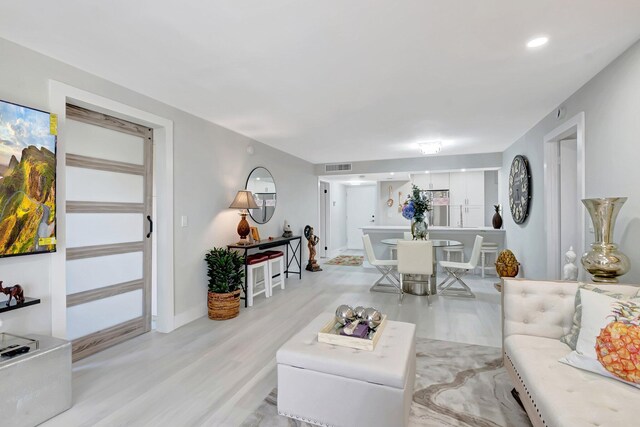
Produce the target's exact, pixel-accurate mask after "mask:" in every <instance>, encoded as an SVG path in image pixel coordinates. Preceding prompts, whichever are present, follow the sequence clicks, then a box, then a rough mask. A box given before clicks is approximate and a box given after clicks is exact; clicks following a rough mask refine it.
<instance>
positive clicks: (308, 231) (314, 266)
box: [304, 225, 322, 271]
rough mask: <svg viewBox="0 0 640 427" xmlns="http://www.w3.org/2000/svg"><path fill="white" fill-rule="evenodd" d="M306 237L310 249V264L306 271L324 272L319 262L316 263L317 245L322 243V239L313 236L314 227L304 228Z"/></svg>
mask: <svg viewBox="0 0 640 427" xmlns="http://www.w3.org/2000/svg"><path fill="white" fill-rule="evenodd" d="M304 237H306V239H307V241H308V243H307V248H308V249H309V262H308V263H307V267H306V269H307V270H308V271H322V269H321V268H320V266H319V265H318V261H316V245H317V244H318V242H319V241H320V238H319V237H318V236H315V235H314V234H313V227H312V226H310V225H307V226H306V227H305V228H304Z"/></svg>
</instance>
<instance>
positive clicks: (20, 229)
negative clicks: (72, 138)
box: [0, 101, 57, 257]
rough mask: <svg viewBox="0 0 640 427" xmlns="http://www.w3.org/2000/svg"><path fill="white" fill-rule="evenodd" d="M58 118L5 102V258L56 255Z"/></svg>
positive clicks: (1, 143)
mask: <svg viewBox="0 0 640 427" xmlns="http://www.w3.org/2000/svg"><path fill="white" fill-rule="evenodd" d="M56 134H57V117H56V116H54V115H51V114H49V113H47V112H45V111H40V110H36V109H33V108H29V107H24V106H22V105H17V104H13V103H10V102H5V101H0V206H1V207H0V257H7V256H15V255H29V254H37V253H46V252H55V250H56V192H55V188H56Z"/></svg>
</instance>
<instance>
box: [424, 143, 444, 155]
mask: <svg viewBox="0 0 640 427" xmlns="http://www.w3.org/2000/svg"><path fill="white" fill-rule="evenodd" d="M418 146H419V147H420V152H421V153H422V154H424V155H430V154H438V153H439V152H440V150H442V143H441V142H440V141H434V142H425V143H422V144H418Z"/></svg>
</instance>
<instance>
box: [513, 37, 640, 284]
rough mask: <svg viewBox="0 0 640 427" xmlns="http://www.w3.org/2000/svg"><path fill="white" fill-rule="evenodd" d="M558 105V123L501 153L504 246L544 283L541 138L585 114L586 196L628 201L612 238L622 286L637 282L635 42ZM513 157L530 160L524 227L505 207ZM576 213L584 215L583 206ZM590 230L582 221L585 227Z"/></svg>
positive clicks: (638, 67)
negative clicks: (626, 268)
mask: <svg viewBox="0 0 640 427" xmlns="http://www.w3.org/2000/svg"><path fill="white" fill-rule="evenodd" d="M563 105H564V106H565V108H566V115H565V118H564V119H562V120H557V119H556V118H555V115H554V112H552V113H550V114H549V115H547V116H546V117H545V118H543V119H542V120H541V121H540V122H539V123H538V124H536V125H535V126H534V127H533V128H532V129H531V130H529V131H528V132H527V133H526V134H525V135H523V136H522V137H521V138H519V139H518V140H517V141H515V142H514V144H513V145H512V146H511V147H509V148H508V149H507V150H506V151H505V152H504V154H503V168H502V170H501V171H500V174H501V181H500V182H502V183H503V184H502V185H501V188H500V201H501V203H502V205H503V206H505V215H504V220H505V228H506V238H507V246H508V247H509V248H511V249H512V250H513V251H514V253H515V255H516V257H518V259H519V260H520V262H521V263H522V266H523V270H524V274H525V276H526V277H529V278H546V276H547V273H546V259H545V251H546V234H545V224H544V195H543V191H544V169H543V168H544V153H543V145H542V144H543V138H544V135H546V134H547V133H549V132H550V131H552V130H553V129H555V128H556V127H558V126H559V125H560V124H561V123H562V122H563V121H564V120H566V119H569V118H571V117H573V116H575V115H576V114H578V113H579V112H582V111H584V113H585V121H586V123H585V149H586V180H585V185H586V189H585V192H586V197H588V198H590V197H607V196H626V197H628V198H629V200H628V201H627V203H626V204H625V205H624V207H623V208H622V210H621V212H620V215H619V217H618V221H617V226H616V229H615V233H614V239H615V243H619V244H620V248H621V249H622V251H623V252H625V253H626V254H627V255H628V256H629V257H630V258H631V263H632V267H631V271H630V273H629V274H627V275H626V276H624V277H623V278H622V279H621V281H622V282H625V283H640V186H638V181H640V168H638V158H640V143H639V142H640V43H636V44H635V45H633V46H632V47H631V48H629V49H628V50H627V51H626V52H625V53H623V54H622V55H621V56H620V57H618V58H617V59H616V60H615V61H613V62H612V63H611V64H610V65H609V66H607V67H606V68H605V69H604V70H602V71H601V72H600V73H599V74H598V75H596V76H595V77H594V78H593V79H592V80H590V81H589V82H588V83H586V84H585V85H584V86H583V87H582V88H580V89H579V90H578V91H577V92H576V93H574V94H573V95H572V96H571V97H570V98H569V99H567V100H566V101H565V102H564V103H563ZM516 154H524V155H525V156H527V158H528V159H529V163H530V166H531V173H532V180H533V184H532V191H533V198H532V200H531V211H530V215H529V218H528V220H527V221H526V222H525V224H523V225H517V224H515V223H514V222H513V219H512V218H511V214H510V212H509V211H508V205H507V200H508V197H507V196H508V184H507V183H508V181H507V178H508V171H509V167H510V165H511V161H512V160H513V157H514V156H515V155H516ZM579 210H580V212H585V211H584V208H583V207H582V206H579ZM590 225H591V221H590V220H587V224H586V228H588V227H589V226H590ZM585 236H586V244H587V246H588V245H589V244H590V243H591V242H593V234H592V233H589V232H587V233H586V235H585ZM583 249H586V248H583ZM576 252H577V253H579V252H580V249H579V248H577V249H576Z"/></svg>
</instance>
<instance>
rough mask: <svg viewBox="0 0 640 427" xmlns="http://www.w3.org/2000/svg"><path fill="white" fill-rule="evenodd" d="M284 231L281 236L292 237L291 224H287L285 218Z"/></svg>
mask: <svg viewBox="0 0 640 427" xmlns="http://www.w3.org/2000/svg"><path fill="white" fill-rule="evenodd" d="M283 229H284V233H283V234H282V237H292V236H293V231H291V226H290V225H289V221H287V220H286V219H285V220H284V227H283Z"/></svg>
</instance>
